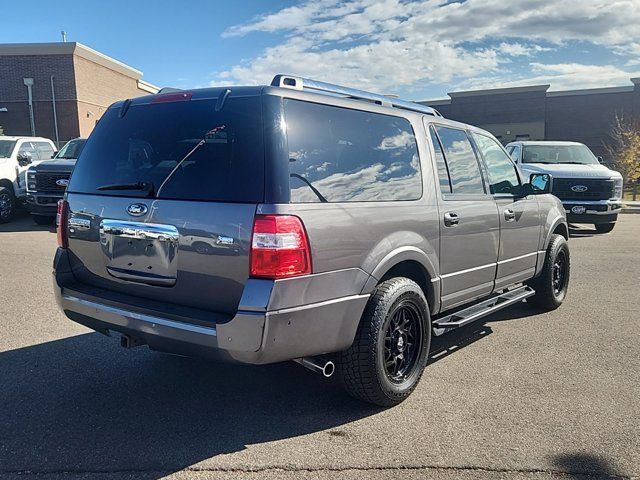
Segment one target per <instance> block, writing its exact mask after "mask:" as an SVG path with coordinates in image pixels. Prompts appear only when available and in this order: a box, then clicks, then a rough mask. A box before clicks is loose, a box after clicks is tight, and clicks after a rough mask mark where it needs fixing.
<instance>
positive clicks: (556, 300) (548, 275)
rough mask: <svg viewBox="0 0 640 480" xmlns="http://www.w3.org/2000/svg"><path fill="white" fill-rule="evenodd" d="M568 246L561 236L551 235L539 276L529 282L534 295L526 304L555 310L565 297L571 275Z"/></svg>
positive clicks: (546, 309)
mask: <svg viewBox="0 0 640 480" xmlns="http://www.w3.org/2000/svg"><path fill="white" fill-rule="evenodd" d="M570 260H571V257H570V255H569V244H568V243H567V241H566V240H565V238H564V237H563V236H562V235H555V234H554V235H551V241H550V242H549V246H548V247H547V253H546V255H545V258H544V265H543V267H542V272H541V273H540V276H538V277H536V278H534V279H533V280H532V281H530V282H529V285H530V286H531V287H532V288H533V289H534V290H535V291H536V294H535V295H534V296H532V297H530V298H529V299H528V300H527V303H529V304H531V305H533V306H534V307H537V308H539V309H541V310H545V311H550V310H555V309H556V308H558V307H559V306H560V305H562V302H563V301H564V299H565V298H566V296H567V288H568V287H569V278H570V273H571V261H570Z"/></svg>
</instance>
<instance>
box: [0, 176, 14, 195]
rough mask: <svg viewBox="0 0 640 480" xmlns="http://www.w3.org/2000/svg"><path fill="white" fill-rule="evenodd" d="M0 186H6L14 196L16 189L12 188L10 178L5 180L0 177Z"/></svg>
mask: <svg viewBox="0 0 640 480" xmlns="http://www.w3.org/2000/svg"><path fill="white" fill-rule="evenodd" d="M0 187H7V188H8V189H9V190H10V191H11V193H12V194H13V196H14V197H15V196H16V191H15V190H14V188H13V182H12V181H11V180H7V179H6V178H0Z"/></svg>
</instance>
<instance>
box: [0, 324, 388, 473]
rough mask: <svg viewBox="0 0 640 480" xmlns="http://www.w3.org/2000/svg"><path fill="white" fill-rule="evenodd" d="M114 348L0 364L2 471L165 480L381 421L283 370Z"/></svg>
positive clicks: (300, 374) (334, 389) (61, 349)
mask: <svg viewBox="0 0 640 480" xmlns="http://www.w3.org/2000/svg"><path fill="white" fill-rule="evenodd" d="M116 343H117V341H116V339H111V341H110V339H107V338H105V337H104V336H102V335H100V334H97V333H89V334H84V335H79V336H76V337H70V338H65V339H62V340H57V341H52V342H48V343H43V344H39V345H34V346H31V347H26V348H20V349H17V350H11V351H7V352H3V353H0V468H1V470H2V471H4V472H19V471H32V472H59V471H69V470H71V471H92V472H101V471H118V470H135V471H142V470H144V471H158V472H165V473H166V472H174V471H178V470H181V469H184V468H186V467H189V466H191V465H193V464H195V463H198V462H200V461H202V460H205V459H208V458H211V457H214V456H216V455H220V454H223V453H230V452H236V451H239V450H243V449H245V448H246V446H247V445H250V444H259V443H262V442H270V441H274V440H280V439H285V438H291V437H296V436H300V435H305V434H308V433H312V432H317V431H322V430H331V429H333V428H335V427H339V426H341V425H344V424H346V423H349V422H353V421H355V420H358V419H360V418H363V417H367V416H370V415H373V414H375V413H377V412H379V411H381V410H380V409H378V408H374V407H372V406H370V405H367V404H364V403H360V402H357V401H355V400H352V399H351V398H350V397H347V396H346V395H345V394H343V393H342V390H341V389H340V388H339V386H338V385H336V384H335V382H333V381H328V380H325V379H324V378H323V377H321V376H319V375H314V374H312V373H310V372H308V371H307V370H305V369H304V368H302V367H300V366H299V365H297V364H294V363H292V362H290V363H285V364H278V365H272V366H263V367H243V366H238V365H228V364H216V363H211V362H207V361H202V360H198V359H189V358H183V357H175V356H169V355H164V354H159V353H153V352H150V351H148V350H147V349H146V348H145V349H136V350H133V351H123V350H121V349H120V347H119V346H116ZM333 433H335V432H333ZM328 434H332V432H328ZM158 476H161V475H160V474H158Z"/></svg>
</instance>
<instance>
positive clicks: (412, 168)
mask: <svg viewBox="0 0 640 480" xmlns="http://www.w3.org/2000/svg"><path fill="white" fill-rule="evenodd" d="M285 115H286V122H287V135H288V143H289V166H290V174H291V178H290V185H291V201H292V202H319V201H322V200H321V198H325V199H326V200H327V201H329V202H350V201H351V202H366V201H389V200H415V199H418V198H420V196H421V195H422V180H421V177H420V161H419V157H418V150H417V147H416V139H415V137H414V134H413V130H412V128H411V124H410V123H409V122H408V121H407V120H406V119H404V118H397V117H391V116H387V115H378V114H374V113H368V112H361V111H357V110H349V109H346V108H338V107H331V106H327V105H317V104H313V103H307V102H301V101H297V100H285ZM314 189H315V192H314ZM316 192H317V193H316Z"/></svg>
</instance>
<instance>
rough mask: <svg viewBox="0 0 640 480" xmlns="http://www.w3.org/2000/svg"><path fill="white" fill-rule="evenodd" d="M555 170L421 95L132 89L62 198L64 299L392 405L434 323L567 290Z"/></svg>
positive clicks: (188, 350)
mask: <svg viewBox="0 0 640 480" xmlns="http://www.w3.org/2000/svg"><path fill="white" fill-rule="evenodd" d="M550 183H551V178H550V176H549V175H548V174H542V173H541V174H534V175H532V176H531V177H530V178H522V175H521V173H520V172H519V170H518V168H517V167H516V166H515V165H514V163H513V162H512V160H511V159H510V157H509V156H508V154H507V153H506V151H505V150H504V149H503V147H502V146H501V145H500V144H499V143H498V142H497V141H496V140H495V138H494V137H493V136H492V135H491V134H489V133H487V132H485V131H483V130H480V129H478V128H475V127H471V126H469V125H464V124H461V123H458V122H454V121H450V120H447V119H445V118H443V117H442V116H441V115H440V114H439V113H438V112H437V111H435V110H433V109H432V108H430V107H426V106H423V105H418V104H414V103H411V102H406V101H402V100H398V99H393V98H387V97H384V96H380V95H376V94H372V93H368V92H363V91H359V90H353V89H348V88H344V87H340V86H336V85H331V84H326V83H322V82H316V81H313V80H307V79H302V78H299V77H291V76H284V75H278V76H276V77H275V78H274V81H273V82H272V84H271V85H270V86H261V87H229V88H209V89H201V90H192V91H178V92H171V93H161V94H156V95H151V96H147V97H142V98H136V99H133V100H126V101H123V102H118V103H115V104H114V105H112V106H111V107H110V108H109V109H108V110H107V111H106V112H105V114H104V116H103V117H102V119H101V120H100V122H99V123H98V125H97V126H96V128H95V130H94V132H93V133H92V134H91V136H90V138H89V139H88V141H87V143H86V145H85V148H84V150H83V152H82V155H81V156H80V159H79V160H78V162H77V164H76V167H75V169H74V172H73V174H72V176H71V179H70V183H69V186H68V189H67V192H66V195H65V200H63V201H61V202H60V203H59V209H58V217H59V218H58V220H59V228H58V243H59V248H58V250H57V252H56V256H55V271H54V285H55V292H56V296H57V301H58V304H59V305H60V308H61V309H62V310H63V311H64V313H65V314H66V315H67V316H68V317H69V318H70V319H72V320H74V321H76V322H78V323H81V324H83V325H86V326H88V327H90V328H92V329H94V330H96V331H98V332H102V333H104V334H110V333H118V334H120V335H121V343H122V345H123V346H124V347H127V348H130V347H134V346H137V345H145V344H146V345H148V346H149V347H150V348H151V349H154V350H160V351H165V352H170V353H176V354H184V355H201V356H207V357H213V358H217V359H221V360H224V361H234V362H242V363H250V364H266V363H274V362H281V361H286V360H295V361H297V362H299V363H301V364H302V365H304V366H306V367H308V368H310V369H312V370H315V371H318V372H321V373H323V374H324V375H325V376H330V375H331V374H332V373H333V372H334V369H335V371H336V372H337V376H338V377H339V379H340V381H341V383H342V384H343V385H344V387H345V389H346V390H347V391H348V392H349V393H350V394H352V395H354V396H355V397H357V398H360V399H362V400H365V401H368V402H371V403H374V404H377V405H382V406H392V405H395V404H397V403H400V402H401V401H402V400H404V399H405V398H406V397H407V396H408V395H409V394H410V393H411V392H412V391H413V389H414V388H415V386H416V384H417V383H418V381H419V379H420V377H421V376H422V372H423V369H424V367H425V365H426V363H427V358H428V353H429V347H430V342H431V337H432V335H441V334H443V333H446V332H448V331H450V330H453V329H456V328H459V327H461V326H463V325H466V324H468V323H469V322H472V321H474V320H476V319H478V318H481V317H482V316H484V315H487V314H489V313H492V312H495V311H496V310H499V309H501V308H504V307H507V306H509V305H512V304H514V303H517V302H521V301H522V300H524V299H527V301H528V302H530V303H533V304H535V305H536V306H538V307H539V308H542V309H554V308H557V307H558V306H560V304H561V303H562V301H563V300H564V298H565V295H566V291H567V286H568V282H569V248H568V244H567V238H568V229H567V222H566V218H565V213H564V209H563V208H562V204H561V203H560V202H559V200H558V199H557V198H556V197H554V196H552V195H550V194H548V192H549V186H550ZM198 245H200V247H198ZM202 245H206V248H204V247H202Z"/></svg>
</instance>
